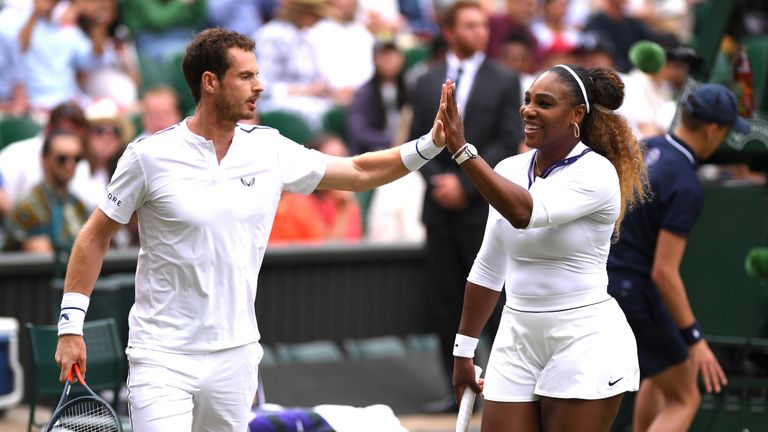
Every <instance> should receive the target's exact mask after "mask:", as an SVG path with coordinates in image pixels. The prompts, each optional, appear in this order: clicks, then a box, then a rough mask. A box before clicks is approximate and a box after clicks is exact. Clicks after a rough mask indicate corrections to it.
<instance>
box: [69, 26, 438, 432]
mask: <svg viewBox="0 0 768 432" xmlns="http://www.w3.org/2000/svg"><path fill="white" fill-rule="evenodd" d="M253 52H254V42H253V41H252V40H251V39H250V38H248V37H246V36H243V35H241V34H239V33H236V32H231V31H227V30H222V29H209V30H206V31H204V32H202V33H200V34H199V35H198V36H197V38H196V39H195V40H194V41H192V42H191V43H190V45H189V46H188V47H187V52H186V56H185V57H184V61H183V69H184V76H185V78H186V80H187V83H188V84H189V87H190V90H191V92H192V96H193V97H194V99H195V101H196V103H197V106H196V109H195V114H194V116H192V117H190V118H187V119H185V120H183V121H182V122H181V123H179V124H177V125H175V126H172V127H170V128H168V129H165V130H164V131H160V132H158V133H156V134H154V135H152V136H150V137H148V138H144V139H141V140H138V141H136V142H133V143H131V144H130V145H129V146H128V148H127V149H126V150H125V153H124V154H123V156H122V158H121V159H120V162H119V163H118V166H117V170H116V171H115V174H114V176H113V178H112V181H111V183H110V184H109V186H108V187H107V191H106V192H105V194H104V197H103V198H102V200H101V202H100V204H99V208H98V209H97V210H96V211H94V213H93V214H92V215H91V217H90V219H89V221H88V222H87V224H86V225H85V227H84V228H83V230H82V231H81V233H80V235H79V236H78V238H77V240H76V242H75V245H74V250H73V253H72V257H71V259H70V262H69V267H68V270H67V277H66V280H65V286H64V297H63V299H62V304H61V308H62V314H61V317H60V320H59V345H58V348H57V352H56V361H57V362H58V363H59V364H60V366H61V377H60V379H61V380H62V381H63V380H64V377H66V376H67V374H68V372H69V370H70V367H71V365H72V364H73V363H79V364H80V366H81V367H82V368H83V369H85V366H86V350H85V344H84V342H83V338H82V336H81V335H82V326H83V320H84V316H85V313H86V311H87V308H88V303H89V296H90V294H91V292H92V290H93V286H94V284H95V281H96V278H97V276H98V274H99V269H100V266H101V262H102V261H103V257H104V254H105V253H106V250H107V247H108V245H109V241H110V239H111V238H112V236H113V235H114V234H115V233H116V232H117V231H118V230H119V229H120V227H121V225H122V224H125V223H127V222H128V220H129V219H130V217H131V215H132V213H133V212H134V211H135V212H137V213H138V218H139V236H140V242H141V249H140V251H139V258H138V266H137V271H136V303H135V304H134V306H133V308H132V309H131V313H130V317H129V325H130V331H129V341H128V348H127V350H126V353H127V355H128V360H129V370H130V374H129V378H128V391H129V393H128V403H129V408H130V414H131V421H132V423H133V427H134V430H136V431H184V430H187V431H188V430H193V431H217V432H219V431H238V432H240V431H243V430H246V427H247V422H248V420H249V413H250V407H251V401H252V400H253V396H254V394H255V392H256V385H257V366H258V363H259V361H260V359H261V357H262V355H263V350H262V348H261V346H260V345H259V343H258V341H259V330H258V326H257V324H256V317H255V311H254V301H255V298H256V282H257V278H258V272H259V268H260V267H261V263H262V258H263V257H264V251H265V249H266V247H267V239H268V237H269V233H270V230H271V228H272V222H273V219H274V216H275V211H276V208H277V204H278V200H279V199H280V194H281V192H282V191H284V190H287V191H291V192H299V193H303V194H308V193H310V192H311V191H313V190H314V189H344V190H355V191H358V190H365V189H370V188H372V187H376V186H379V185H381V184H384V183H387V182H390V181H393V180H395V179H397V178H399V177H402V176H403V175H405V174H407V173H408V172H409V171H413V170H416V169H418V168H420V167H421V166H422V165H423V164H425V163H426V162H427V161H428V160H429V159H430V158H432V157H434V156H435V155H437V154H438V153H439V152H440V151H441V150H442V146H443V145H444V140H445V138H444V134H443V129H442V123H440V122H438V121H436V122H435V126H434V127H433V132H432V135H431V136H430V135H425V136H423V137H421V138H420V139H418V140H414V141H411V142H408V143H406V144H404V145H402V146H400V147H399V148H393V149H388V150H383V151H379V152H375V153H368V154H363V155H360V156H355V157H353V158H340V157H331V156H327V155H323V154H322V153H319V152H316V151H311V150H308V149H305V148H304V147H302V146H300V145H297V144H295V143H294V142H292V141H290V140H288V139H287V138H284V137H282V136H281V135H280V134H279V133H278V132H277V131H276V130H274V129H271V128H268V127H261V126H252V125H245V124H242V125H238V121H239V120H242V119H250V118H253V117H254V114H255V109H256V101H257V100H258V99H259V95H260V93H261V92H262V91H263V90H264V87H263V86H262V84H261V82H260V81H259V78H258V74H259V68H258V65H257V63H256V58H255V56H254V53H253ZM444 97H445V94H443V98H444ZM433 138H434V139H435V140H436V141H439V142H440V145H439V146H438V145H436V144H435V143H434V142H433Z"/></svg>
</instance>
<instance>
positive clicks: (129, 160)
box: [99, 144, 147, 224]
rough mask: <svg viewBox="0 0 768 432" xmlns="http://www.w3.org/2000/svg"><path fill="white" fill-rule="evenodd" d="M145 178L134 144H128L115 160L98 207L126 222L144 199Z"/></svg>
mask: <svg viewBox="0 0 768 432" xmlns="http://www.w3.org/2000/svg"><path fill="white" fill-rule="evenodd" d="M146 194H147V179H146V175H145V173H144V167H143V166H142V164H141V158H140V157H139V155H138V154H137V153H136V148H135V144H130V145H129V146H128V147H127V148H126V149H125V152H123V155H122V156H121V157H120V160H119V161H118V162H117V168H116V169H115V173H114V175H112V180H111V181H110V182H109V185H108V186H107V190H106V192H105V193H104V196H102V198H101V201H100V202H99V209H101V211H103V212H104V213H105V214H106V215H107V216H109V217H110V218H111V219H114V220H115V221H117V222H120V223H122V224H126V223H128V221H129V220H130V218H131V215H132V214H133V212H134V211H136V209H138V208H139V207H140V206H141V205H142V204H143V203H144V201H145V200H146Z"/></svg>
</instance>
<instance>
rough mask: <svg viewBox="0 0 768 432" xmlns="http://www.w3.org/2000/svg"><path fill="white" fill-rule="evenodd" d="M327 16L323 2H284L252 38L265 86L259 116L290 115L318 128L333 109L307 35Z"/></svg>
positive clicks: (329, 93)
mask: <svg viewBox="0 0 768 432" xmlns="http://www.w3.org/2000/svg"><path fill="white" fill-rule="evenodd" d="M331 13H332V8H331V7H330V5H329V4H328V3H327V1H325V0H285V1H284V2H282V3H281V4H280V6H279V9H278V12H277V16H276V17H275V19H273V20H272V21H270V22H268V23H267V24H265V25H264V26H263V27H261V28H260V29H259V30H258V31H257V32H256V34H254V36H253V38H254V40H255V42H256V58H257V59H258V61H259V67H260V73H259V76H260V78H261V80H262V81H264V83H265V84H266V85H265V87H266V89H265V91H264V93H262V95H261V99H260V101H259V110H260V111H261V112H266V111H272V110H280V109H282V110H289V111H293V112H296V113H298V114H300V115H301V116H302V117H304V118H305V119H306V120H307V122H308V123H309V124H310V126H311V127H312V128H315V129H319V128H320V123H321V118H322V115H323V114H324V113H325V112H326V111H327V110H328V109H329V108H330V107H331V106H332V105H333V92H332V89H331V87H330V85H329V84H328V82H327V81H326V79H325V77H324V76H323V73H322V71H321V70H320V65H319V64H318V61H317V53H316V51H315V48H314V46H313V45H312V43H311V42H310V41H309V39H308V38H307V34H308V31H309V29H310V28H311V27H312V26H314V25H315V24H317V22H318V21H320V20H321V19H322V18H323V17H326V16H328V15H330V14H331Z"/></svg>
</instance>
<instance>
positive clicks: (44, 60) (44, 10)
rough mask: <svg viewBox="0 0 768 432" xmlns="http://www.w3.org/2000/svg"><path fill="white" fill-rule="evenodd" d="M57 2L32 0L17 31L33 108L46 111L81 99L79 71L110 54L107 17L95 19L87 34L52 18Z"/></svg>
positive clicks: (86, 70) (90, 67)
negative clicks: (24, 19)
mask: <svg viewBox="0 0 768 432" xmlns="http://www.w3.org/2000/svg"><path fill="white" fill-rule="evenodd" d="M58 3H59V0H37V1H35V2H34V8H33V10H32V13H31V14H30V15H29V16H28V17H27V18H26V21H25V22H24V25H23V27H22V28H21V30H20V31H19V33H18V43H19V50H20V53H21V65H22V72H23V76H24V80H25V82H26V84H27V91H28V92H29V101H30V106H31V108H32V110H34V111H40V112H47V111H48V110H50V109H52V108H53V107H54V106H56V105H58V104H60V103H62V102H67V101H72V100H78V99H82V97H83V93H82V91H81V89H80V87H79V85H78V81H77V75H78V73H87V72H90V71H92V70H94V69H95V68H97V67H99V66H101V65H103V64H105V63H106V62H108V61H109V60H110V58H112V55H111V53H110V52H108V50H106V46H105V42H106V39H107V26H108V25H109V23H108V22H107V21H106V19H99V20H95V21H94V22H93V26H92V27H90V32H89V33H87V34H86V33H84V32H83V31H82V30H81V29H80V28H79V27H77V26H73V25H69V24H68V23H66V22H61V21H57V20H56V19H54V16H53V10H54V8H55V7H56V5H57V4H58ZM71 7H72V8H75V7H76V6H74V5H73V6H71ZM76 12H77V10H76V9H75V13H76Z"/></svg>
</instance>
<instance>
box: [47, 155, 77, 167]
mask: <svg viewBox="0 0 768 432" xmlns="http://www.w3.org/2000/svg"><path fill="white" fill-rule="evenodd" d="M54 158H55V159H56V163H58V164H59V165H65V164H66V163H67V162H69V161H74V162H75V163H78V162H80V161H81V160H83V155H81V154H77V155H66V154H59V155H56V156H54Z"/></svg>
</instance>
